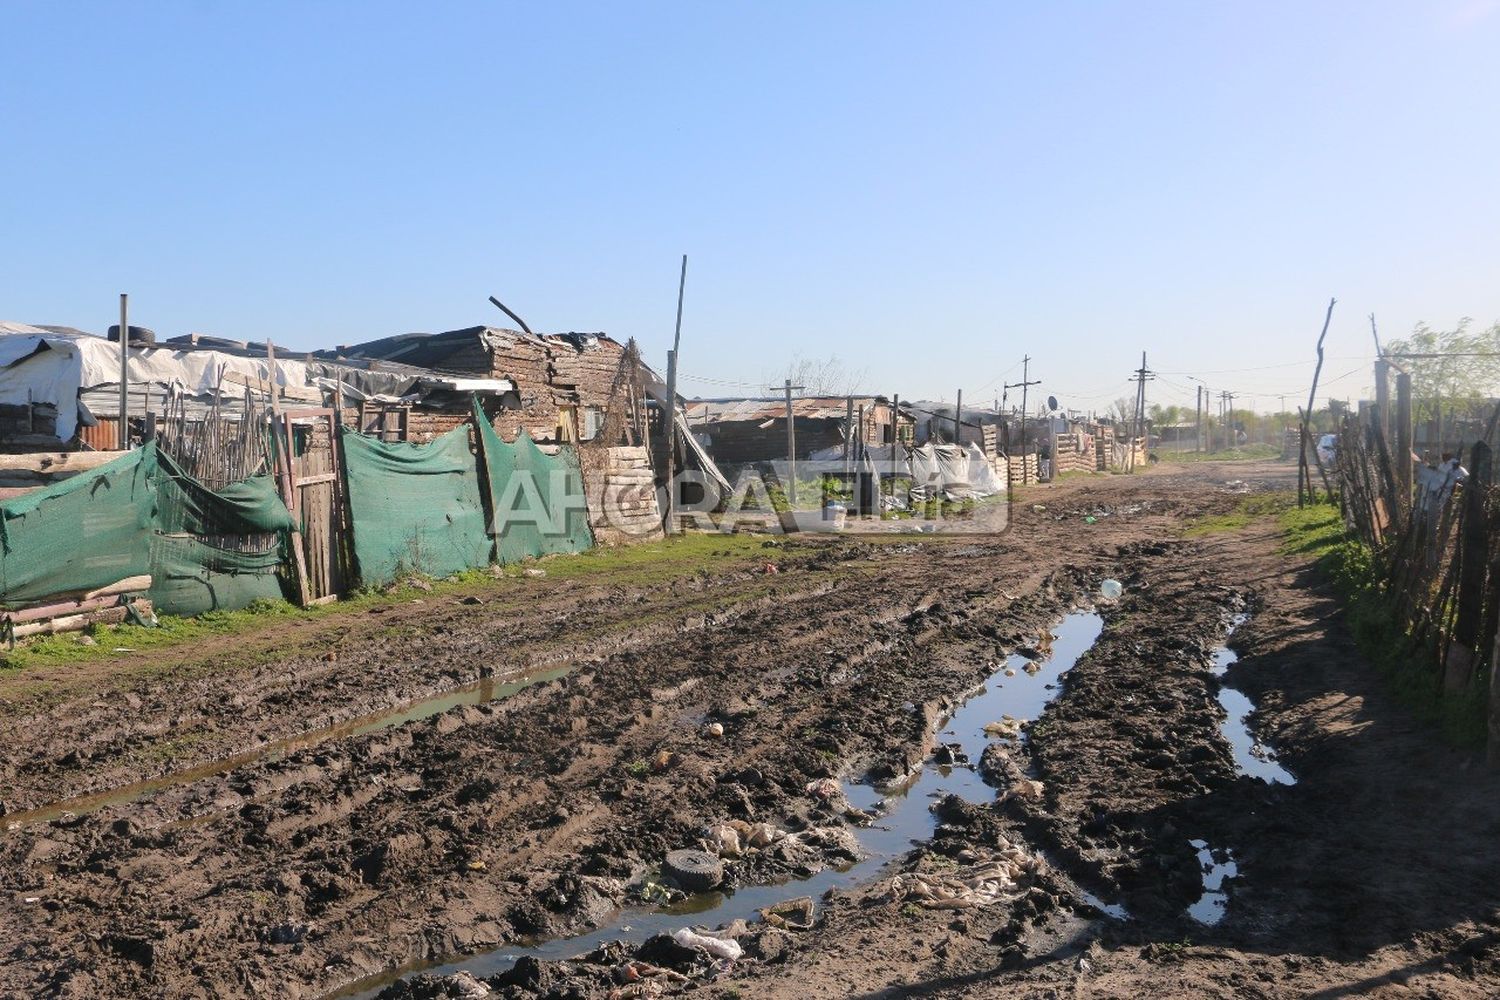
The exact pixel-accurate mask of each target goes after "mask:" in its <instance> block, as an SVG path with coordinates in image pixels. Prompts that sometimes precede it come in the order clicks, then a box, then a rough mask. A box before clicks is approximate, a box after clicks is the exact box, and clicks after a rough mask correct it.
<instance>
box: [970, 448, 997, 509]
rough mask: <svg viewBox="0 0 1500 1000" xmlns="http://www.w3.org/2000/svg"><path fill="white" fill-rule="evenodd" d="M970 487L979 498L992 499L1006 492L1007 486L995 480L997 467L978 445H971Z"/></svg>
mask: <svg viewBox="0 0 1500 1000" xmlns="http://www.w3.org/2000/svg"><path fill="white" fill-rule="evenodd" d="M969 487H970V488H971V489H972V490H973V491H974V495H975V496H978V497H992V496H994V495H995V494H996V493H1004V492H1005V484H1004V483H1002V482H1001V481H1000V480H998V479H996V478H995V467H994V466H993V465H992V464H990V459H989V456H988V455H986V454H985V453H984V449H982V448H980V447H979V445H977V444H970V445H969Z"/></svg>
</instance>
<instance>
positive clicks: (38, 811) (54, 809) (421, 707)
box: [0, 665, 572, 831]
mask: <svg viewBox="0 0 1500 1000" xmlns="http://www.w3.org/2000/svg"><path fill="white" fill-rule="evenodd" d="M570 670H572V665H568V666H561V667H554V668H552V669H550V670H544V671H539V672H537V673H532V674H524V675H522V676H520V677H516V678H513V679H511V680H507V681H499V680H496V679H495V678H494V677H485V678H482V679H481V680H479V681H476V682H474V683H472V684H465V685H464V686H462V687H458V688H454V689H452V690H449V691H444V692H443V693H441V694H437V695H433V696H432V697H430V698H424V699H422V700H420V701H415V702H411V703H410V704H407V705H402V706H399V707H397V708H390V709H382V710H381V711H379V712H371V713H369V714H368V715H362V716H360V717H358V718H355V719H350V720H348V721H346V722H341V723H338V724H337V725H333V726H325V727H323V728H321V729H311V730H308V731H307V732H305V733H300V734H298V735H296V736H288V737H286V738H284V739H279V740H273V741H271V742H270V743H267V744H265V745H264V746H261V747H258V748H256V749H254V750H247V751H245V752H244V753H240V754H235V755H234V756H232V757H225V758H222V759H220V760H213V761H209V762H207V763H205V764H200V765H198V766H196V767H190V768H187V769H185V770H181V771H173V772H171V773H169V774H164V775H161V776H160V777H156V778H147V779H146V780H145V781H137V782H134V783H132V784H129V785H121V786H120V787H119V788H111V789H109V790H107V791H103V792H96V793H93V794H89V795H80V796H77V797H75V798H71V799H64V800H62V801H60V802H54V803H51V804H49V805H45V806H38V807H37V808H35V809H27V810H23V811H19V812H14V813H8V814H6V815H4V816H3V817H0V822H3V823H4V824H5V829H6V830H7V831H13V830H17V829H20V828H21V827H22V826H26V825H29V824H36V823H50V822H51V821H53V820H56V819H61V818H63V817H64V816H68V815H74V816H78V815H83V814H85V813H91V812H96V811H97V810H100V809H104V808H107V807H109V806H117V805H125V804H128V803H131V802H135V801H138V800H140V799H144V798H146V797H147V796H150V795H154V794H155V793H157V792H160V791H162V790H164V789H167V788H173V787H176V786H179V785H188V784H192V783H193V782H195V781H202V780H203V779H204V778H212V777H216V776H218V775H221V774H225V773H227V772H229V771H233V770H235V769H236V768H240V767H244V766H246V765H247V764H253V763H256V762H257V761H261V760H277V759H279V758H281V757H284V756H286V755H287V754H290V753H295V752H296V751H299V750H306V749H308V748H309V747H314V746H317V745H318V744H320V743H324V742H327V741H328V740H335V739H348V738H350V737H355V736H363V735H365V734H367V733H373V732H377V731H379V730H381V729H390V728H392V727H395V726H399V725H402V724H403V723H407V722H415V721H419V720H421V719H426V718H430V717H432V716H434V715H439V714H441V713H443V712H446V711H448V710H450V709H453V708H457V707H459V706H460V705H482V704H484V703H485V702H490V701H498V700H500V699H502V698H508V697H510V696H511V695H513V694H516V693H517V692H519V691H523V690H525V689H526V688H529V687H531V686H533V685H535V684H543V683H546V682H547V681H552V680H557V679H558V678H560V677H563V676H564V675H566V674H567V673H568V672H569V671H570Z"/></svg>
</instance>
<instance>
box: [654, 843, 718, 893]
mask: <svg viewBox="0 0 1500 1000" xmlns="http://www.w3.org/2000/svg"><path fill="white" fill-rule="evenodd" d="M661 873H662V874H663V875H665V876H666V877H667V878H670V879H671V880H672V881H673V882H676V883H677V885H678V886H679V887H681V888H682V889H683V891H685V892H707V891H708V890H709V889H712V888H713V887H714V886H716V885H718V884H719V883H720V882H722V881H724V862H722V861H720V860H719V859H718V858H716V857H714V856H713V855H712V854H709V853H708V852H707V851H699V850H695V849H693V848H690V847H689V848H684V849H682V850H680V851H668V852H667V857H666V860H665V861H663V862H662V865H661Z"/></svg>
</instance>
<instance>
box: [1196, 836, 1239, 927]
mask: <svg viewBox="0 0 1500 1000" xmlns="http://www.w3.org/2000/svg"><path fill="white" fill-rule="evenodd" d="M1188 845H1189V846H1191V847H1192V848H1193V850H1195V851H1197V852H1198V865H1199V867H1200V868H1201V869H1202V871H1203V895H1201V896H1199V897H1198V901H1197V902H1196V903H1194V904H1193V905H1191V906H1189V907H1188V916H1190V917H1192V918H1193V919H1194V920H1196V921H1198V923H1200V924H1207V925H1209V926H1213V925H1214V924H1217V923H1218V922H1219V921H1221V920H1223V919H1224V913H1225V911H1226V910H1227V909H1228V907H1229V894H1228V893H1227V892H1226V891H1225V890H1224V883H1225V882H1226V881H1228V880H1229V879H1232V878H1235V877H1237V876H1238V875H1239V873H1240V869H1239V865H1237V864H1236V863H1235V860H1234V854H1233V853H1232V852H1230V851H1229V850H1227V849H1224V850H1221V849H1219V848H1215V847H1210V846H1209V844H1208V841H1206V840H1190V841H1188Z"/></svg>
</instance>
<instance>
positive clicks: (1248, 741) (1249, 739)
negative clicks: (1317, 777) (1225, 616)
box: [1212, 615, 1297, 785]
mask: <svg viewBox="0 0 1500 1000" xmlns="http://www.w3.org/2000/svg"><path fill="white" fill-rule="evenodd" d="M1244 621H1245V618H1244V616H1243V615H1240V616H1237V617H1236V618H1235V619H1234V620H1233V621H1231V622H1230V625H1229V633H1230V635H1233V634H1234V630H1235V629H1236V628H1237V627H1239V626H1240V625H1242V624H1243V623H1244ZM1224 641H1225V645H1223V646H1220V647H1219V648H1218V649H1216V650H1214V665H1213V668H1212V672H1213V675H1214V676H1215V677H1217V678H1219V694H1218V698H1219V704H1220V705H1222V706H1223V707H1224V711H1225V713H1226V718H1225V719H1224V722H1223V724H1222V725H1221V726H1220V732H1221V733H1222V734H1223V736H1224V739H1225V740H1227V741H1228V742H1229V745H1230V747H1231V748H1232V749H1233V750H1234V762H1235V766H1236V767H1237V768H1238V769H1239V771H1240V773H1241V774H1248V775H1250V777H1252V778H1259V779H1261V780H1262V781H1265V782H1267V783H1269V784H1272V785H1295V784H1296V783H1297V779H1296V777H1294V776H1293V775H1292V773H1291V772H1290V771H1288V770H1287V769H1286V768H1284V767H1282V766H1281V764H1280V762H1279V761H1277V759H1276V753H1275V751H1274V750H1272V749H1271V748H1270V747H1268V746H1267V745H1265V744H1264V743H1262V742H1261V741H1260V740H1258V739H1256V737H1255V734H1254V733H1253V732H1251V730H1250V716H1251V715H1252V714H1253V713H1254V712H1255V702H1253V701H1251V700H1250V698H1249V696H1247V695H1246V694H1245V693H1244V692H1243V691H1240V690H1237V689H1236V688H1232V687H1230V686H1228V685H1227V684H1225V683H1224V681H1223V677H1224V674H1225V672H1227V671H1228V670H1229V668H1230V666H1232V665H1233V664H1234V663H1236V662H1238V660H1239V654H1237V653H1236V652H1235V651H1234V650H1232V649H1230V648H1229V645H1228V642H1229V640H1228V637H1227V636H1226V637H1225V640H1224Z"/></svg>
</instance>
